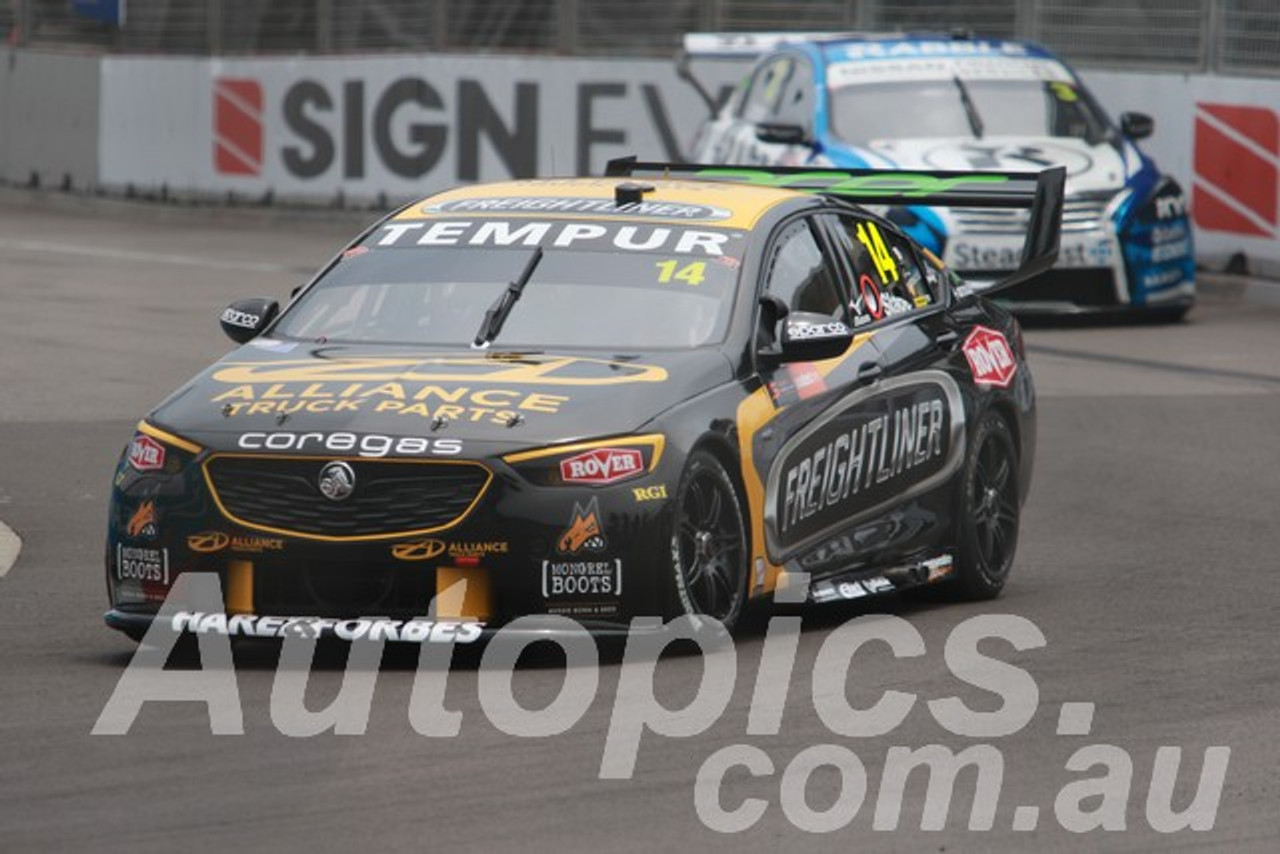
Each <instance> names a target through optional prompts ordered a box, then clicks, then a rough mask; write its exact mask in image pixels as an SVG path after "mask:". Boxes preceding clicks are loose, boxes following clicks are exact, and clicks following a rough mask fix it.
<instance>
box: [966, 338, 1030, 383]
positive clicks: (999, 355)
mask: <svg viewBox="0 0 1280 854" xmlns="http://www.w3.org/2000/svg"><path fill="white" fill-rule="evenodd" d="M961 349H963V350H964V357H965V358H966V359H968V360H969V370H971V371H972V372H973V382H974V384H975V385H980V386H994V387H996V388H1007V387H1008V386H1009V383H1010V382H1012V381H1013V376H1014V374H1016V373H1017V372H1018V362H1017V360H1016V359H1014V357H1013V348H1011V347H1010V346H1009V341H1008V339H1006V338H1005V337H1004V334H1003V333H1001V332H998V331H996V330H994V329H988V328H987V327H985V326H975V327H974V329H973V331H972V332H970V333H969V337H968V338H966V339H965V340H964V346H963V347H962V348H961Z"/></svg>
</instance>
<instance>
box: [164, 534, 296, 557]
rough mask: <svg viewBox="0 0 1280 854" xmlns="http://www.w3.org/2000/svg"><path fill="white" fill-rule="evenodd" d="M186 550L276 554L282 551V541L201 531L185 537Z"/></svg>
mask: <svg viewBox="0 0 1280 854" xmlns="http://www.w3.org/2000/svg"><path fill="white" fill-rule="evenodd" d="M187 548H188V549H190V550H191V551H193V552H199V553H201V554H209V553H212V552H219V551H222V550H223V549H230V550H231V551H233V552H248V553H251V554H261V553H262V552H278V551H283V550H284V540H283V539H281V538H279V537H260V536H257V535H249V536H245V535H242V534H235V535H232V534H225V533H223V532H222V531H202V532H201V533H199V534H192V535H190V536H189V537H187Z"/></svg>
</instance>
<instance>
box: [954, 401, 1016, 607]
mask: <svg viewBox="0 0 1280 854" xmlns="http://www.w3.org/2000/svg"><path fill="white" fill-rule="evenodd" d="M962 488H963V493H962V495H961V499H960V500H961V505H960V525H959V529H960V530H959V534H960V547H959V550H958V553H957V555H956V576H955V579H954V580H953V581H952V583H951V585H950V587H951V590H950V592H951V593H952V594H953V595H954V596H956V597H957V598H961V599H974V600H977V599H994V598H995V597H996V596H999V595H1000V590H1001V589H1002V588H1003V587H1004V582H1005V580H1006V579H1007V578H1008V577H1009V569H1010V568H1011V567H1012V566H1013V554H1014V552H1015V551H1016V550H1017V546H1018V509H1019V507H1020V506H1021V505H1020V496H1019V495H1018V454H1017V450H1016V448H1015V445H1014V441H1013V433H1012V432H1011V431H1010V430H1009V424H1008V422H1006V421H1005V420H1004V419H1003V418H1001V417H1000V416H999V415H997V414H996V413H994V412H988V413H987V414H986V415H984V416H983V418H982V421H981V422H979V424H978V429H977V430H976V431H975V433H974V438H973V443H972V444H971V445H970V446H969V454H968V457H967V459H966V460H965V470H964V481H963V485H962Z"/></svg>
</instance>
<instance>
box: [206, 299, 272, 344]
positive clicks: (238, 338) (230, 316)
mask: <svg viewBox="0 0 1280 854" xmlns="http://www.w3.org/2000/svg"><path fill="white" fill-rule="evenodd" d="M279 313H280V303H278V302H276V301H275V300H273V299H269V298H268V297H254V298H253V299H240V300H236V301H235V302H233V303H231V305H229V306H227V307H226V308H224V309H223V310H222V315H221V317H219V318H218V319H219V321H220V322H221V324H222V331H223V332H225V333H226V334H227V337H228V338H230V339H231V340H232V341H234V342H236V343H237V344H243V343H245V342H246V341H251V340H253V339H254V338H257V337H258V334H259V333H260V332H262V330H264V329H266V328H267V326H268V325H270V323H271V321H273V320H275V319H276V315H277V314H279Z"/></svg>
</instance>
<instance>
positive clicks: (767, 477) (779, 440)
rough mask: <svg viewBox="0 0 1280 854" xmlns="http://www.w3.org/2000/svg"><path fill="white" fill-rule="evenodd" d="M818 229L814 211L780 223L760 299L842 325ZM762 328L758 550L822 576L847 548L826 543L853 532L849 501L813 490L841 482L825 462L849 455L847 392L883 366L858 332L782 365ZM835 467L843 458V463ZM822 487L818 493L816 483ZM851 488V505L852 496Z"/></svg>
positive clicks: (755, 440)
mask: <svg viewBox="0 0 1280 854" xmlns="http://www.w3.org/2000/svg"><path fill="white" fill-rule="evenodd" d="M824 232H825V226H824V225H823V223H822V221H821V220H820V219H819V218H818V217H816V216H814V215H812V214H807V215H802V216H798V217H794V218H792V219H790V220H788V221H786V222H784V223H782V224H781V225H780V226H779V227H778V228H777V230H776V231H775V234H774V237H773V240H772V241H771V245H770V246H769V247H768V248H767V249H766V252H765V256H764V257H765V260H764V264H763V266H762V270H763V274H762V276H761V283H760V288H759V293H758V296H759V297H761V298H762V299H764V298H767V299H774V300H776V301H778V302H779V303H781V304H782V305H784V306H785V307H786V309H787V311H788V312H789V314H790V316H791V317H792V318H795V317H798V316H800V315H801V314H803V315H805V316H807V317H808V318H809V319H810V320H816V321H821V320H822V319H823V318H829V319H830V321H831V323H833V324H844V325H845V326H848V325H849V324H850V322H851V314H850V296H851V295H850V293H849V291H848V290H847V287H846V281H847V276H846V275H845V273H844V271H843V269H842V266H841V262H840V261H839V260H838V257H837V255H836V253H835V251H834V247H833V244H832V241H831V240H830V238H829V236H827V235H826V234H825V233H824ZM768 327H769V324H767V323H765V324H763V325H761V327H760V328H761V335H760V340H758V341H757V351H758V354H759V355H758V357H757V371H758V373H759V376H760V380H761V381H762V383H763V384H764V386H765V388H766V389H767V390H768V393H769V397H770V400H771V402H772V406H773V411H772V412H771V413H770V417H769V419H768V420H767V423H766V425H765V426H764V427H763V429H760V430H759V431H758V432H756V433H755V435H754V436H753V437H752V440H751V441H752V461H753V463H754V464H755V466H756V467H757V473H758V475H759V477H760V480H761V482H762V483H763V484H764V485H765V497H764V517H765V540H766V545H767V547H768V552H769V556H770V559H771V560H772V561H773V562H774V563H777V564H784V563H785V564H788V565H791V566H792V568H803V569H804V570H806V571H822V570H823V569H825V568H826V566H827V564H829V563H831V562H832V561H833V560H834V561H836V562H840V561H842V560H844V557H843V556H844V555H845V553H846V552H848V550H849V549H848V547H847V546H842V545H841V544H840V543H835V544H834V545H833V541H836V540H839V539H840V538H841V537H845V536H847V535H848V534H849V533H850V532H851V529H850V527H849V526H848V525H847V524H846V515H847V511H848V509H849V508H848V507H847V506H845V502H846V499H848V495H847V494H846V495H845V496H839V495H836V496H834V498H835V499H838V500H833V501H831V502H828V501H826V500H825V494H824V493H822V491H821V490H822V489H823V488H829V487H830V484H832V483H835V484H836V491H837V493H838V492H839V484H840V483H842V482H843V480H844V479H845V478H846V473H845V471H844V469H843V468H842V469H841V470H840V471H839V472H837V470H836V469H835V468H832V467H830V466H828V465H827V460H828V459H829V458H831V457H832V456H833V455H834V454H836V453H839V454H841V455H842V457H846V456H847V455H848V450H849V449H848V447H847V445H848V440H847V437H846V438H845V439H840V438H839V437H837V436H835V435H834V434H835V433H836V432H838V431H839V430H841V429H843V428H844V426H845V422H846V421H847V417H846V414H845V413H844V409H845V402H846V400H847V399H848V398H849V396H850V395H851V394H857V393H861V392H863V391H865V390H866V389H867V388H870V387H871V386H872V385H874V383H875V378H876V377H877V376H878V375H879V374H880V372H881V370H882V369H881V367H880V353H879V351H878V350H877V349H876V348H875V347H874V346H873V345H872V343H871V341H872V338H871V336H862V337H861V338H859V339H855V340H854V342H853V344H852V345H851V346H850V347H849V348H848V350H846V352H845V353H844V354H843V355H841V356H838V357H836V358H832V359H826V360H823V361H816V362H809V361H798V360H797V361H787V360H783V359H781V358H780V357H779V356H778V355H777V354H776V351H777V342H776V341H775V340H774V338H775V336H774V334H773V330H772V329H770V328H768ZM828 446H830V447H828ZM864 454H865V451H864ZM840 465H841V466H847V465H848V461H847V460H845V459H843V458H842V460H841V462H840ZM858 465H859V466H863V465H864V463H863V462H861V461H860V462H859V463H858ZM823 482H825V483H826V484H827V486H826V487H822V486H820V484H821V483H823ZM853 492H854V493H855V494H854V498H853V501H854V503H855V504H857V495H856V493H857V492H858V490H853Z"/></svg>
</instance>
